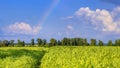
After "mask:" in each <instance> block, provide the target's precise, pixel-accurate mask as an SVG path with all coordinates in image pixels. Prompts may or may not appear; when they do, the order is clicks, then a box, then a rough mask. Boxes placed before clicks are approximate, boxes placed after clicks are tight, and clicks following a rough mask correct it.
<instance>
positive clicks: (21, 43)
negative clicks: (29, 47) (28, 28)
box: [17, 40, 25, 47]
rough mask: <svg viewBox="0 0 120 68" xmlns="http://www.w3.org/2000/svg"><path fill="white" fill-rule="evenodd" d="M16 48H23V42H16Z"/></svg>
mask: <svg viewBox="0 0 120 68" xmlns="http://www.w3.org/2000/svg"><path fill="white" fill-rule="evenodd" d="M17 46H18V47H23V46H25V42H24V41H20V40H18V42H17Z"/></svg>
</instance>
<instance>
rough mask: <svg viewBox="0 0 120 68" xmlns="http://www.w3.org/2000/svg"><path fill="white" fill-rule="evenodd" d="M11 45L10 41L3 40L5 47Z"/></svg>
mask: <svg viewBox="0 0 120 68" xmlns="http://www.w3.org/2000/svg"><path fill="white" fill-rule="evenodd" d="M9 44H10V42H9V41H8V40H3V42H2V46H3V47H6V46H8V45H9Z"/></svg>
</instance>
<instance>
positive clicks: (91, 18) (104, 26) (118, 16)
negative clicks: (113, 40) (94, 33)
mask: <svg viewBox="0 0 120 68" xmlns="http://www.w3.org/2000/svg"><path fill="white" fill-rule="evenodd" d="M73 18H77V19H80V20H83V21H87V22H89V23H90V24H91V25H93V26H94V27H93V28H94V29H96V30H100V31H103V32H114V33H120V7H116V8H114V9H113V11H108V10H105V9H102V10H101V9H96V10H91V9H90V8H88V7H86V8H80V9H79V10H78V11H76V12H75V14H74V17H73ZM69 28H70V29H72V28H71V27H69Z"/></svg>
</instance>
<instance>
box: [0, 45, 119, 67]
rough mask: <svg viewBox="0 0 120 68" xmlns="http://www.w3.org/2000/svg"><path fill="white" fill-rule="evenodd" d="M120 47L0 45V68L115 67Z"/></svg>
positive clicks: (117, 65)
mask: <svg viewBox="0 0 120 68" xmlns="http://www.w3.org/2000/svg"><path fill="white" fill-rule="evenodd" d="M119 56H120V47H118V46H116V47H112V46H109V47H107V46H106V47H101V46H98V47H95V46H90V47H88V46H69V47H68V46H54V47H49V48H48V47H1V48H0V68H119V67H120V63H119V62H120V59H119Z"/></svg>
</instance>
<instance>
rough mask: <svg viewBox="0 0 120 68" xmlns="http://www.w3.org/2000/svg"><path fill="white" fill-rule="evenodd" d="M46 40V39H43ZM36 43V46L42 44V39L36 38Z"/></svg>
mask: <svg viewBox="0 0 120 68" xmlns="http://www.w3.org/2000/svg"><path fill="white" fill-rule="evenodd" d="M45 42H46V41H45ZM37 44H38V46H41V45H42V39H41V38H38V39H37Z"/></svg>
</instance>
